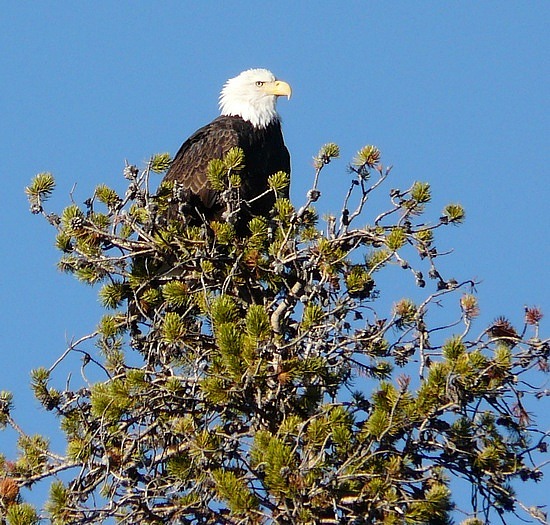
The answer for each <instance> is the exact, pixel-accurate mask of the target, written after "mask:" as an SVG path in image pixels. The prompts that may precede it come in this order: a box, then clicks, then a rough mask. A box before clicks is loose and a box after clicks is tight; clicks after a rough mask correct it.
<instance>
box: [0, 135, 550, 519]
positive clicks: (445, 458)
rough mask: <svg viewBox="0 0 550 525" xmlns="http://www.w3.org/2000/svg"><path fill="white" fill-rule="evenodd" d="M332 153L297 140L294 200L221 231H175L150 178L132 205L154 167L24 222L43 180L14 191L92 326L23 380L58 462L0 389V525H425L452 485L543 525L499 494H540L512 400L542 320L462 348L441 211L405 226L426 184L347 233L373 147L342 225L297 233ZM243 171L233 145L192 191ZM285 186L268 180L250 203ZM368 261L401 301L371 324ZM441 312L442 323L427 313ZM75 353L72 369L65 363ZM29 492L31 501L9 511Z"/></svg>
mask: <svg viewBox="0 0 550 525" xmlns="http://www.w3.org/2000/svg"><path fill="white" fill-rule="evenodd" d="M338 155H339V151H338V147H337V146H336V145H335V144H327V145H325V146H324V147H323V148H321V151H320V152H319V154H318V155H317V157H316V160H315V174H314V175H315V177H314V183H313V187H312V189H311V190H310V191H309V192H308V194H307V198H306V201H305V203H304V204H303V205H302V206H301V207H299V208H296V207H294V206H293V204H292V203H291V202H290V201H289V200H288V199H284V198H279V199H278V200H277V202H276V205H275V208H274V210H273V214H272V217H270V218H263V217H256V218H254V219H253V220H252V221H251V222H250V224H249V229H250V234H249V235H247V236H244V237H243V236H238V235H236V233H235V231H234V229H233V227H232V226H231V224H228V223H222V222H218V223H212V224H205V225H203V226H202V227H197V226H186V225H185V223H184V221H181V220H178V218H177V214H176V216H175V217H174V214H173V213H169V211H170V210H173V209H175V208H176V209H177V207H178V204H179V202H178V197H179V191H178V188H177V187H174V186H173V185H172V184H161V185H160V186H159V188H158V190H157V192H156V193H154V194H152V193H150V192H149V191H148V188H149V185H150V177H152V176H154V175H153V174H154V173H155V172H162V171H163V170H165V169H166V168H167V166H168V165H169V157H168V156H167V155H166V154H162V155H157V156H155V157H153V158H152V160H151V161H150V162H149V164H148V165H147V166H146V167H145V168H144V169H143V170H139V169H138V168H137V167H135V166H128V167H127V168H126V169H125V171H124V175H125V177H126V178H127V179H128V180H129V185H128V190H127V191H126V193H125V194H124V195H118V194H117V193H116V192H115V191H114V190H112V189H111V188H109V187H107V186H105V185H100V186H98V187H97V188H96V190H95V192H94V194H93V196H92V197H91V198H89V199H88V200H87V201H86V202H85V204H84V205H83V206H78V205H76V204H71V205H70V206H68V207H67V208H66V209H65V210H63V212H62V213H61V214H60V215H56V214H53V213H47V212H46V211H45V209H44V205H45V201H46V200H47V198H48V197H49V196H50V194H51V193H52V191H53V189H54V186H55V181H54V178H53V176H52V175H51V174H49V173H42V174H39V175H38V176H37V177H36V178H35V179H34V180H33V182H32V183H31V184H30V185H29V186H28V187H27V189H26V193H27V195H28V197H29V200H30V203H31V210H32V211H33V212H34V213H37V214H42V215H43V216H44V217H46V218H47V220H48V221H49V222H50V223H51V224H52V225H53V226H54V227H55V229H56V231H57V237H56V246H57V248H58V249H59V250H60V251H61V252H62V256H61V259H60V261H59V268H60V269H61V270H62V271H64V272H67V273H72V274H74V276H75V277H76V278H77V279H79V280H81V281H83V282H84V283H88V284H92V285H96V286H97V287H98V293H99V298H100V300H101V303H102V304H103V306H104V307H105V310H106V313H105V315H104V316H103V317H102V318H101V319H100V320H99V322H98V324H97V328H96V330H95V331H94V332H93V333H92V334H90V335H88V336H85V337H83V338H82V339H81V340H80V341H77V342H75V343H74V344H72V345H71V346H70V347H69V348H67V349H66V350H65V352H63V354H62V356H61V358H60V359H59V360H57V361H56V363H54V364H53V365H51V366H50V367H49V368H40V369H37V370H34V371H32V374H31V378H32V388H33V390H34V394H35V396H36V398H37V399H38V400H39V401H40V403H41V404H42V406H43V407H44V408H45V409H46V410H48V411H51V412H53V413H54V414H55V415H56V416H57V417H58V419H59V421H60V423H61V429H62V431H63V432H64V434H65V437H66V442H67V448H66V451H65V452H64V454H61V455H60V454H54V453H53V452H52V451H51V450H50V447H49V443H48V439H47V438H46V437H45V436H29V435H27V434H26V433H25V431H24V429H22V428H20V427H19V425H18V424H17V422H16V421H14V419H13V417H12V408H13V399H12V396H11V394H10V393H8V392H2V393H1V395H0V425H2V426H4V427H5V426H11V427H13V428H14V429H15V430H16V431H17V432H18V434H19V443H18V447H19V456H18V457H17V458H15V459H14V460H11V461H8V459H7V458H5V457H0V518H1V520H2V523H8V524H10V525H15V524H17V525H27V524H32V523H37V522H38V521H39V519H41V518H42V519H49V520H50V521H51V522H52V523H55V524H70V523H101V522H104V521H108V520H112V519H115V520H116V521H118V522H120V523H128V524H130V523H131V524H134V523H148V524H157V523H173V524H189V525H191V524H193V525H194V524H207V523H209V524H214V523H216V524H218V523H219V524H260V523H278V524H319V525H321V524H323V525H324V524H326V525H328V524H344V523H347V524H355V525H359V524H372V523H381V524H385V525H397V524H407V525H413V524H429V525H444V524H450V523H451V522H452V519H453V516H454V514H453V512H454V510H455V505H456V500H457V499H459V498H457V496H456V494H454V493H453V490H452V487H453V485H452V484H451V482H452V480H453V479H457V478H458V479H461V480H462V483H463V484H464V483H465V484H467V486H469V487H470V490H471V493H472V494H471V505H470V507H469V508H462V509H461V510H463V511H464V512H465V516H466V519H465V521H463V522H462V523H463V525H474V524H476V525H478V524H479V525H481V524H486V523H491V522H493V520H496V521H497V522H500V519H502V520H503V521H504V522H505V521H506V520H507V518H506V515H508V514H518V515H521V516H522V518H530V519H532V520H535V521H538V522H541V523H544V522H545V516H544V514H543V512H542V511H541V509H540V508H527V507H526V506H525V505H523V504H522V503H521V501H520V500H519V498H518V497H517V496H516V494H515V492H514V488H513V487H514V486H515V484H517V483H519V482H523V481H531V482H537V481H539V480H540V479H541V477H542V472H541V468H540V466H539V465H540V464H541V463H542V460H541V455H542V454H543V453H544V452H546V448H547V443H548V433H546V432H544V431H543V430H541V429H540V428H538V427H537V426H536V425H535V424H534V422H533V421H532V419H531V417H532V416H531V414H530V413H528V411H527V409H526V400H527V398H528V396H533V397H535V398H540V397H542V396H544V395H546V393H547V392H546V391H544V390H537V389H536V388H535V387H533V386H532V385H533V384H534V381H533V380H532V379H533V378H534V377H536V374H541V373H544V372H546V371H547V370H548V357H549V354H550V346H549V341H548V339H544V338H542V337H541V336H540V335H539V322H540V319H541V317H542V313H541V312H540V310H539V309H537V308H535V307H533V308H527V309H526V311H525V323H524V326H523V327H514V326H513V325H512V324H511V323H510V321H509V320H508V319H506V318H504V317H501V318H497V319H496V320H495V321H494V322H492V323H491V324H490V326H488V327H487V328H486V329H485V330H483V331H482V333H481V335H476V334H474V333H473V329H472V323H473V322H474V320H475V319H476V317H478V316H479V314H480V306H479V305H478V301H477V298H476V296H475V293H474V292H475V283H474V282H473V281H471V280H465V281H459V280H455V279H454V278H446V277H444V272H443V270H442V269H441V264H440V261H441V260H442V255H441V254H440V252H439V251H438V249H437V247H436V240H435V238H436V233H437V232H438V230H439V229H441V228H446V227H449V225H458V224H460V223H461V222H462V221H463V220H464V218H465V212H464V209H463V208H462V207H461V206H460V205H459V204H449V205H448V206H446V207H445V208H444V210H443V212H442V214H441V216H440V217H439V218H438V219H436V220H433V221H432V222H429V219H427V218H425V215H426V214H427V213H426V210H427V207H428V204H429V203H430V201H431V189H430V186H429V184H427V183H425V182H414V183H413V184H412V185H411V186H410V187H409V188H408V189H406V190H400V189H392V190H391V191H390V204H389V206H388V209H387V210H386V211H385V212H383V213H381V214H379V215H378V216H376V217H370V221H371V222H370V223H368V224H366V225H365V221H366V220H367V217H366V215H367V211H368V209H367V208H368V207H367V206H366V203H367V201H368V199H369V198H370V197H371V195H372V194H373V192H375V191H378V192H380V191H381V189H382V188H383V187H384V183H386V181H387V179H388V178H390V175H391V173H390V172H391V170H390V169H389V168H385V167H383V165H382V164H381V155H380V151H379V150H378V149H377V148H376V147H374V146H366V147H364V148H362V149H361V150H360V151H359V152H358V154H357V156H356V158H355V159H354V160H353V161H352V163H351V165H350V166H349V172H350V177H351V183H350V186H349V190H348V192H347V194H345V195H344V196H343V199H344V204H343V207H342V210H341V211H340V212H339V214H338V215H331V216H328V217H327V218H326V219H324V220H323V221H320V220H319V219H318V217H317V213H316V211H315V209H314V208H313V205H314V203H315V202H316V201H318V199H319V198H320V192H319V190H318V189H317V182H318V179H319V176H320V174H321V172H322V170H323V169H324V168H325V166H327V164H329V163H330V162H331V161H332V160H333V159H334V158H336V157H338ZM244 161H245V159H243V158H242V155H239V152H235V151H233V152H231V155H230V156H229V157H228V158H225V159H220V160H219V161H217V162H215V163H212V165H211V169H210V170H209V176H210V180H211V183H212V185H213V186H215V187H217V188H219V189H220V191H223V190H224V189H227V188H238V185H239V181H238V180H237V178H236V176H235V173H238V166H239V163H242V162H244ZM288 182H289V181H288V176H287V175H286V174H282V173H279V174H274V176H273V177H272V178H271V181H270V184H271V187H272V191H274V192H278V191H280V190H281V189H283V188H284V187H285V186H286V185H288ZM233 195H234V192H233ZM352 203H354V204H352ZM233 204H234V203H232V205H233ZM237 204H239V203H237ZM241 204H242V203H241ZM392 266H393V267H395V266H397V267H400V268H402V270H399V271H403V272H407V274H410V276H411V279H410V282H411V286H410V290H409V296H407V295H406V294H404V296H403V297H397V298H395V301H394V303H393V306H392V307H391V309H389V310H387V309H384V307H383V304H384V303H383V302H382V299H384V300H385V301H386V303H387V298H386V297H384V288H383V284H384V278H385V277H384V276H385V272H387V271H390V270H389V269H390V267H392ZM393 271H395V270H393ZM443 300H445V303H444V304H445V308H444V312H446V315H447V316H448V319H450V320H448V321H440V322H434V321H433V317H432V316H431V315H430V314H431V313H432V311H433V310H434V308H435V307H436V306H437V305H438V304H440V302H441V301H443ZM435 319H441V313H439V314H438V315H437V316H435ZM90 340H93V341H94V343H95V346H96V351H95V352H94V353H93V354H91V353H90V352H86V351H84V350H81V349H80V345H81V343H82V342H83V341H87V342H89V341H90ZM82 356H83V362H82V365H81V366H83V367H84V368H86V367H94V368H96V374H94V376H97V374H98V373H99V374H100V375H101V379H100V380H98V381H97V382H93V383H88V384H86V383H83V384H81V385H78V386H74V387H73V389H71V390H68V389H66V387H64V386H63V385H64V384H65V383H64V381H63V378H60V377H57V376H56V367H57V365H58V364H59V362H60V361H61V360H70V359H71V358H73V357H79V358H82ZM526 378H527V379H529V381H527V380H526ZM537 384H538V383H537ZM60 474H63V475H62V476H60ZM47 480H49V483H50V492H49V498H48V501H47V502H45V503H44V506H43V508H35V507H34V506H33V505H31V504H30V503H27V502H24V498H25V497H27V496H28V494H27V493H26V491H25V488H28V487H32V486H33V485H34V484H36V483H39V482H48V481H47ZM27 499H28V498H27ZM462 499H464V498H462ZM460 503H461V504H462V507H464V505H463V504H464V502H463V501H461V502H460ZM462 516H464V515H462ZM461 519H463V517H462V518H461Z"/></svg>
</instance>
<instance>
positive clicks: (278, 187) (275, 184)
mask: <svg viewBox="0 0 550 525" xmlns="http://www.w3.org/2000/svg"><path fill="white" fill-rule="evenodd" d="M267 184H268V185H269V187H270V188H271V189H272V190H275V191H283V190H285V189H286V188H288V186H289V185H290V175H289V174H288V173H285V172H284V171H278V172H277V173H274V174H273V175H270V176H269V178H268V179H267Z"/></svg>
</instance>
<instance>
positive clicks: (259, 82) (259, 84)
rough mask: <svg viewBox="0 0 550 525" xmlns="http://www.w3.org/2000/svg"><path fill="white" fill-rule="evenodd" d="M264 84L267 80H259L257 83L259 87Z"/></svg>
mask: <svg viewBox="0 0 550 525" xmlns="http://www.w3.org/2000/svg"><path fill="white" fill-rule="evenodd" d="M264 84H265V82H262V81H261V80H258V81H257V82H256V85H257V86H258V87H262V86H263V85H264Z"/></svg>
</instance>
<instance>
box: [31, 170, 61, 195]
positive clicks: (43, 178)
mask: <svg viewBox="0 0 550 525" xmlns="http://www.w3.org/2000/svg"><path fill="white" fill-rule="evenodd" d="M54 188H55V179H54V177H53V175H52V174H51V173H49V172H47V171H44V172H42V173H39V174H38V175H36V176H35V177H34V179H33V180H32V182H31V184H30V185H29V186H27V187H26V188H25V193H26V194H27V195H28V196H29V198H31V197H35V198H36V197H37V198H40V199H41V200H42V201H45V200H47V199H48V198H49V197H50V195H51V194H52V192H53V190H54Z"/></svg>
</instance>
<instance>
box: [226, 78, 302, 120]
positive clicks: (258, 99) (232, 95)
mask: <svg viewBox="0 0 550 525" xmlns="http://www.w3.org/2000/svg"><path fill="white" fill-rule="evenodd" d="M291 94H292V90H291V89H290V86H289V85H288V84H287V83H286V82H283V81H282V80H277V79H276V78H275V75H273V73H272V72H271V71H268V70H267V69H248V70H247V71H243V72H242V73H241V74H240V75H237V76H236V77H235V78H230V79H229V80H228V81H227V82H226V83H225V85H224V86H223V89H222V92H221V93H220V110H221V114H222V115H233V116H238V117H242V118H243V119H244V120H248V121H249V122H250V123H251V124H252V125H253V126H254V127H257V128H265V127H266V126H268V125H269V124H270V123H271V122H273V121H274V120H277V119H278V118H279V115H278V113H277V109H276V107H275V106H276V104H277V97H280V96H281V95H285V96H287V97H288V98H290V95H291Z"/></svg>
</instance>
